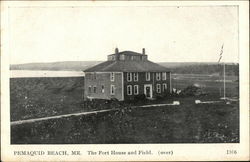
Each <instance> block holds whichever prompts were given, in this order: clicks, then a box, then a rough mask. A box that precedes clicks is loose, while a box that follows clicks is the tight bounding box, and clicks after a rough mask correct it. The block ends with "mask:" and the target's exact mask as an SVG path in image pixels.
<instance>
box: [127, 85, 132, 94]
mask: <svg viewBox="0 0 250 162" xmlns="http://www.w3.org/2000/svg"><path fill="white" fill-rule="evenodd" d="M127 94H128V95H132V85H128V86H127Z"/></svg>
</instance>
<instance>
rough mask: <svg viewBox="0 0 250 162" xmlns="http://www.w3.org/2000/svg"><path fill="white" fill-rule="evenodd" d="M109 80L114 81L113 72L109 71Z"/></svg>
mask: <svg viewBox="0 0 250 162" xmlns="http://www.w3.org/2000/svg"><path fill="white" fill-rule="evenodd" d="M110 80H111V81H115V73H110Z"/></svg>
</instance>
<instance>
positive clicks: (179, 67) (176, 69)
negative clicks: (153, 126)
mask: <svg viewBox="0 0 250 162" xmlns="http://www.w3.org/2000/svg"><path fill="white" fill-rule="evenodd" d="M101 62H102V61H65V62H52V63H27V64H14V65H11V66H10V70H53V71H64V70H67V71H82V70H85V69H87V68H89V67H92V66H94V65H96V64H99V63H101ZM159 64H160V65H162V66H165V67H166V68H168V69H169V70H170V71H172V72H173V73H179V74H216V73H218V74H222V73H223V65H222V64H218V63H217V62H159ZM238 71H239V64H238V63H227V64H226V72H227V75H238V74H239V72H238Z"/></svg>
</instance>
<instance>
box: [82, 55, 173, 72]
mask: <svg viewBox="0 0 250 162" xmlns="http://www.w3.org/2000/svg"><path fill="white" fill-rule="evenodd" d="M124 52H125V51H124ZM140 55H141V54H140ZM164 71H169V70H168V69H167V68H165V67H164V66H161V65H159V64H156V63H153V62H151V61H148V60H145V61H125V60H116V61H105V62H103V63H100V64H98V65H96V66H93V67H91V68H88V69H86V70H84V72H164Z"/></svg>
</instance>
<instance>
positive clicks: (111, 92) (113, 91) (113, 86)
mask: <svg viewBox="0 0 250 162" xmlns="http://www.w3.org/2000/svg"><path fill="white" fill-rule="evenodd" d="M110 94H111V95H114V94H115V85H111V87H110Z"/></svg>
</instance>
